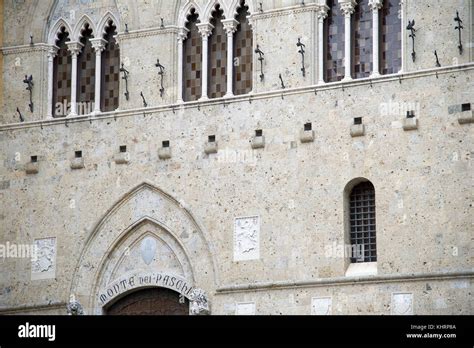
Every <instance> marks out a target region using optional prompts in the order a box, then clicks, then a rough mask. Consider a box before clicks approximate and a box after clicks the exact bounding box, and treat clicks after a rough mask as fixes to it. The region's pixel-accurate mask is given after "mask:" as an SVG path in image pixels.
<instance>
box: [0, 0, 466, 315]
mask: <svg viewBox="0 0 474 348" xmlns="http://www.w3.org/2000/svg"><path fill="white" fill-rule="evenodd" d="M218 2H219V1H205V0H200V1H198V0H196V1H184V0H183V1H151V2H149V1H132V0H116V1H112V0H90V1H62V0H56V1H53V0H44V1H43V0H41V1H34V0H26V1H18V0H12V1H5V2H4V8H3V9H2V10H3V44H2V45H3V48H2V53H3V70H2V71H3V77H2V78H3V86H4V87H3V91H2V93H1V94H2V98H3V99H2V100H3V105H1V107H2V110H1V113H0V202H1V206H0V245H6V243H7V242H9V243H13V244H16V245H24V244H28V245H36V246H38V249H39V250H38V255H37V258H35V259H34V260H33V261H32V260H31V259H30V258H27V257H22V258H19V257H5V258H0V263H1V272H0V313H5V314H11V313H15V314H66V313H67V309H66V305H67V304H68V303H69V301H70V299H71V298H74V299H75V300H74V301H76V300H77V301H78V303H80V304H81V305H82V307H83V310H84V312H85V313H86V314H102V313H103V308H102V307H103V306H104V305H105V303H107V302H108V301H110V300H111V299H113V298H116V297H119V296H120V295H121V294H123V293H126V292H130V291H133V290H135V289H139V288H141V287H147V286H152V285H156V284H158V285H159V286H163V287H167V288H170V289H172V290H175V291H176V292H180V293H181V294H182V295H183V296H184V297H186V298H187V299H188V300H189V301H190V311H191V312H192V313H194V314H203V313H207V312H210V313H211V314H229V315H234V314H308V315H309V314H317V315H323V314H403V315H408V314H473V313H474V311H473V308H472V303H473V301H472V279H473V275H474V273H473V272H472V235H473V223H474V221H473V216H474V214H473V213H474V212H473V209H474V208H473V203H474V200H473V187H472V180H473V174H472V173H473V162H472V161H473V145H474V143H473V140H474V132H473V127H474V125H473V124H472V109H471V110H466V107H465V105H467V104H469V103H471V104H472V103H473V102H474V94H473V92H472V91H474V63H473V61H474V59H473V58H474V51H473V50H474V44H473V42H474V40H473V37H472V35H473V31H474V30H473V17H474V2H473V1H472V0H471V1H468V0H455V1H442V0H437V1H435V2H433V1H430V0H419V1H418V0H417V1H415V0H404V1H403V5H402V9H401V13H400V15H401V17H402V26H403V30H401V35H402V43H403V47H402V61H403V63H402V70H401V71H400V73H398V74H394V75H388V76H379V77H373V78H368V79H358V80H356V79H354V80H351V81H344V82H336V83H324V82H321V81H320V76H319V66H318V64H319V58H318V57H319V45H318V40H319V37H320V35H319V34H320V33H319V30H320V27H319V26H318V14H319V13H320V12H321V9H322V8H324V1H305V2H304V5H302V4H301V1H296V0H280V1H263V2H262V8H261V9H260V8H259V7H260V5H259V2H257V1H247V5H248V6H249V11H250V13H251V15H250V22H251V24H252V28H253V35H254V40H253V44H254V46H256V45H257V44H258V45H259V47H260V48H261V49H262V51H263V52H264V53H265V60H264V63H263V71H264V73H265V78H264V80H263V81H261V79H260V77H259V75H260V73H261V71H260V63H259V61H258V60H257V58H258V55H255V56H254V63H253V76H254V78H253V91H252V92H251V93H250V94H248V95H242V96H230V97H229V96H227V97H225V98H219V99H210V100H206V101H203V100H201V101H196V102H186V103H182V102H178V101H179V95H180V92H179V83H178V76H179V62H178V45H177V42H178V38H179V35H180V33H181V31H182V27H183V25H184V23H185V18H186V14H187V13H188V12H189V10H190V8H192V7H194V8H195V9H196V10H197V11H198V12H199V14H200V18H201V20H202V22H206V18H209V17H210V15H211V13H212V9H213V6H214V5H215V3H218ZM339 2H340V3H347V2H350V1H339ZM220 3H221V4H222V7H223V8H224V13H225V14H226V15H227V16H228V15H229V14H232V13H233V12H234V11H235V9H236V8H237V4H238V3H239V1H220ZM434 3H435V4H434ZM66 4H69V5H66ZM456 11H459V15H460V16H461V17H462V19H463V26H464V30H463V32H462V38H463V45H464V52H463V54H460V53H459V50H458V47H457V46H458V34H457V31H455V30H454V26H455V22H454V21H453V20H452V19H453V18H454V17H455V15H456ZM85 16H87V17H85ZM108 18H113V19H114V22H115V24H116V25H117V28H118V35H117V40H118V42H119V46H120V55H121V57H120V58H121V62H122V63H124V66H125V67H126V69H127V70H128V71H129V76H130V77H129V80H128V90H129V91H130V99H129V100H127V99H126V98H125V96H124V91H125V81H124V80H121V82H120V83H121V85H120V88H121V93H120V95H121V99H120V106H119V109H118V110H116V111H115V112H109V113H94V114H89V115H84V116H76V117H66V118H58V119H52V118H49V117H48V92H49V91H48V88H49V87H48V76H49V74H50V71H49V67H48V50H49V48H50V47H51V44H52V41H51V40H52V39H51V37H52V36H51V35H52V33H54V29H55V26H56V27H57V26H58V23H59V24H61V23H65V24H67V26H68V27H69V28H70V30H71V33H72V35H76V34H77V33H76V34H74V33H75V32H76V31H78V30H79V29H77V28H80V26H81V21H84V20H89V21H90V23H91V24H92V25H93V27H94V30H99V29H98V28H101V26H102V27H103V25H104V23H105V21H106V20H107V19H108ZM160 18H163V26H164V27H161V23H160ZM412 19H415V22H416V24H415V26H416V28H417V29H418V30H417V32H416V39H415V40H416V41H415V50H416V53H417V59H416V60H415V62H413V61H412V58H411V51H412V41H411V38H409V37H408V35H409V31H407V30H405V27H406V23H408V20H412ZM62 20H64V22H61V21H62ZM125 24H126V25H125ZM30 34H31V35H33V39H32V40H33V43H32V44H30V40H31V39H30ZM53 38H54V36H53ZM298 38H300V40H301V42H303V43H304V44H305V45H306V55H305V68H306V75H305V76H304V77H303V76H302V74H301V71H300V69H301V55H300V54H299V53H298V48H297V46H296V43H297V41H298ZM435 49H436V51H437V53H438V56H439V59H440V63H441V67H436V65H435V63H436V60H435V57H434V54H433V51H434V50H435ZM157 59H159V60H160V63H161V64H162V65H163V66H164V67H165V74H164V76H163V77H164V79H163V83H164V88H165V92H164V94H163V96H160V83H161V80H160V79H161V77H160V75H159V74H158V71H159V70H158V69H157V67H155V63H156V61H157ZM280 74H281V76H282V79H283V81H284V83H285V89H282V88H281V85H280V79H279V75H280ZM25 75H33V81H34V88H33V102H34V104H35V110H34V112H30V111H29V109H28V103H29V95H28V91H26V90H25V84H24V83H23V82H22V81H23V79H24V76H25ZM140 92H143V95H144V97H145V98H146V101H147V104H148V107H146V108H143V101H142V98H141V97H140ZM462 105H464V106H462ZM17 108H19V110H20V112H21V113H22V115H23V117H24V119H25V122H19V118H18V113H17V111H16V109H17ZM462 110H464V111H462ZM406 111H414V112H415V120H410V121H407V118H406ZM358 117H361V118H362V125H359V126H360V127H358V129H359V130H360V129H363V132H360V131H359V132H355V133H354V131H353V130H354V127H353V126H354V118H358ZM309 123H311V125H312V129H311V130H309V131H308V130H307V132H310V134H311V135H312V137H311V141H307V140H305V141H302V140H301V139H302V138H301V134H302V130H303V129H304V125H305V124H309ZM256 130H262V132H263V135H262V139H264V142H263V147H258V148H253V144H254V143H253V141H254V140H255V139H254V138H255V134H256V133H255V131H256ZM211 135H215V146H213V149H214V150H213V151H207V150H206V149H208V146H209V144H210V143H209V136H211ZM354 135H357V136H354ZM257 138H258V137H257ZM304 139H306V138H304ZM163 141H169V147H165V148H163ZM213 143H214V142H213ZM217 144H218V146H217ZM121 146H126V152H123V151H122V149H120V147H121ZM216 148H217V153H215V152H216V150H215V149H216ZM160 149H167V150H166V153H167V156H164V157H163V156H161V154H162V152H160ZM78 151H81V152H82V153H81V155H82V156H80V157H78V154H77V152H78ZM31 156H37V161H36V162H34V167H35V171H33V172H31V171H29V172H28V173H27V170H28V168H29V167H31V164H32V158H31ZM117 158H119V159H122V160H117ZM360 178H365V179H368V180H370V181H371V182H372V183H373V185H374V187H375V192H376V216H377V223H376V226H377V262H376V263H375V264H372V265H363V266H360V267H358V269H355V270H354V267H353V265H354V264H351V263H350V261H349V258H348V255H347V253H345V252H344V250H343V249H344V246H345V245H346V244H347V241H348V222H347V215H348V211H347V196H348V190H349V188H350V187H351V183H354V182H358V181H359V180H360ZM341 250H342V252H341ZM0 251H1V250H0ZM166 277H168V278H166ZM158 285H157V286H158ZM201 289H202V290H201ZM101 295H104V296H105V297H103V298H101ZM109 297H110V298H109ZM74 303H76V302H74Z"/></svg>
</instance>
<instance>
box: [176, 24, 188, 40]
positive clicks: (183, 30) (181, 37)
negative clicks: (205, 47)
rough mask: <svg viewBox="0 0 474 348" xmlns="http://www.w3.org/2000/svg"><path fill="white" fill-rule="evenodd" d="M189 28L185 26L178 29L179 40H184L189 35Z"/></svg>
mask: <svg viewBox="0 0 474 348" xmlns="http://www.w3.org/2000/svg"><path fill="white" fill-rule="evenodd" d="M188 33H189V30H188V29H186V28H185V27H182V28H179V29H178V42H183V41H184V40H186V38H187V37H188Z"/></svg>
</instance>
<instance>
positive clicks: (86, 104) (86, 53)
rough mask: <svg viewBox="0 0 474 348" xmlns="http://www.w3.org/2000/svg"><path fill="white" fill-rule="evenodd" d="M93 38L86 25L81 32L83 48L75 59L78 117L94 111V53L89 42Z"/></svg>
mask: <svg viewBox="0 0 474 348" xmlns="http://www.w3.org/2000/svg"><path fill="white" fill-rule="evenodd" d="M93 37H94V36H93V34H92V29H91V28H90V26H89V24H87V23H86V24H85V25H84V29H83V30H82V31H81V40H80V42H81V43H82V44H83V45H84V47H83V48H82V51H81V53H80V54H79V56H78V58H77V82H78V88H77V101H78V108H77V111H78V114H80V115H84V114H88V113H91V112H92V111H93V110H94V108H93V102H94V100H95V52H94V49H93V48H92V44H91V42H90V39H91V38H93Z"/></svg>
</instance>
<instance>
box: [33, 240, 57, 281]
mask: <svg viewBox="0 0 474 348" xmlns="http://www.w3.org/2000/svg"><path fill="white" fill-rule="evenodd" d="M34 245H35V250H36V255H35V257H33V259H32V263H31V279H32V280H39V279H52V278H54V277H55V275H56V238H45V239H36V240H35V242H34Z"/></svg>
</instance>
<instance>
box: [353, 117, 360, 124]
mask: <svg viewBox="0 0 474 348" xmlns="http://www.w3.org/2000/svg"><path fill="white" fill-rule="evenodd" d="M354 124H362V117H354Z"/></svg>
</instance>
